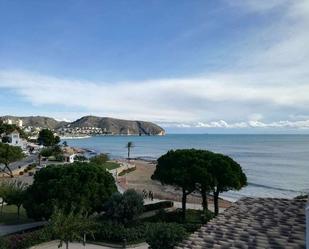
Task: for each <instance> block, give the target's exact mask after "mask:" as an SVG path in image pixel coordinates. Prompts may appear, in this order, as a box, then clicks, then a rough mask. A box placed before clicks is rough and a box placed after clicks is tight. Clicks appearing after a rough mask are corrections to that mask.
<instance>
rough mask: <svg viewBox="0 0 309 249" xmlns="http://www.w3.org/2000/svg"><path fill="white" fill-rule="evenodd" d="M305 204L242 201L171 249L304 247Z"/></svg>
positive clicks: (300, 201) (271, 200) (298, 202)
mask: <svg viewBox="0 0 309 249" xmlns="http://www.w3.org/2000/svg"><path fill="white" fill-rule="evenodd" d="M306 202H307V200H306V199H293V200H289V199H277V198H243V199H241V200H239V201H237V202H235V203H234V204H233V205H232V206H231V207H230V208H228V209H227V210H226V211H225V212H223V213H221V214H219V215H218V216H217V218H215V219H213V220H211V221H210V222H208V223H207V224H206V225H204V226H202V227H201V228H200V229H199V230H198V231H196V232H195V233H194V234H192V235H191V236H190V237H189V238H188V239H187V240H185V241H183V242H182V243H181V244H179V245H178V246H177V247H175V248H176V249H187V248H190V249H201V248H305V226H306V217H305V207H306Z"/></svg>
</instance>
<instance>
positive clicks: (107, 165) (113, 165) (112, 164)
mask: <svg viewBox="0 0 309 249" xmlns="http://www.w3.org/2000/svg"><path fill="white" fill-rule="evenodd" d="M103 167H104V168H105V169H108V170H112V169H117V168H119V167H120V165H119V163H115V162H106V163H104V164H103Z"/></svg>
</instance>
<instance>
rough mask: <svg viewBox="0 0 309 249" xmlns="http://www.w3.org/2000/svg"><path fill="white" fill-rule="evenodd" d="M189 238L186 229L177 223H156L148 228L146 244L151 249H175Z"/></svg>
mask: <svg viewBox="0 0 309 249" xmlns="http://www.w3.org/2000/svg"><path fill="white" fill-rule="evenodd" d="M186 236H187V234H186V231H185V229H184V228H183V227H182V226H181V225H179V224H176V223H156V224H153V225H152V226H148V229H147V233H146V242H147V243H148V244H149V245H150V248H151V249H173V248H174V246H176V245H177V243H179V242H180V241H182V240H183V239H185V238H186Z"/></svg>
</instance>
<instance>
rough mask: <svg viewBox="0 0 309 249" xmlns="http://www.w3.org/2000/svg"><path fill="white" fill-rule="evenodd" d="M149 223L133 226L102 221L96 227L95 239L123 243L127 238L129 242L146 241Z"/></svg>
mask: <svg viewBox="0 0 309 249" xmlns="http://www.w3.org/2000/svg"><path fill="white" fill-rule="evenodd" d="M146 229H147V224H138V225H135V226H133V227H125V226H123V225H115V224H111V223H107V222H106V223H102V224H100V225H98V226H97V227H96V232H95V233H94V238H95V241H101V242H112V243H122V242H123V239H126V241H127V242H128V243H131V244H132V243H139V242H142V241H145V235H146Z"/></svg>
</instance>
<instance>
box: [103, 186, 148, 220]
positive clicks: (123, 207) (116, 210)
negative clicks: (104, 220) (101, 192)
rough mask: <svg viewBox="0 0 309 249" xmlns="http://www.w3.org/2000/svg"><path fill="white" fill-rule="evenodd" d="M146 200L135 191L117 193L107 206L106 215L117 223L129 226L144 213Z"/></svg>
mask: <svg viewBox="0 0 309 249" xmlns="http://www.w3.org/2000/svg"><path fill="white" fill-rule="evenodd" d="M143 204H144V200H143V197H142V195H141V194H139V193H137V192H136V191H135V190H134V189H128V190H127V191H125V192H124V193H123V194H120V193H115V194H113V195H112V196H111V198H110V199H109V200H108V201H107V203H106V204H105V211H106V215H107V216H108V217H110V218H111V219H112V220H113V221H114V222H116V223H122V224H127V223H128V222H130V221H132V220H133V219H134V218H137V217H138V216H139V215H140V214H141V213H142V212H143Z"/></svg>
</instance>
